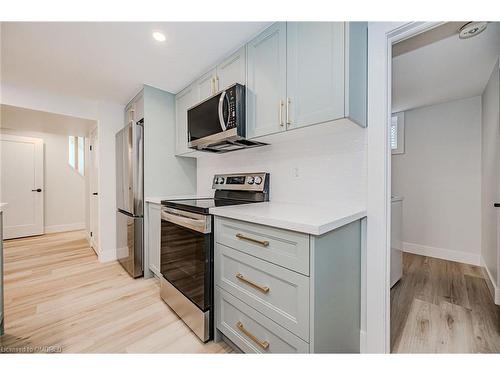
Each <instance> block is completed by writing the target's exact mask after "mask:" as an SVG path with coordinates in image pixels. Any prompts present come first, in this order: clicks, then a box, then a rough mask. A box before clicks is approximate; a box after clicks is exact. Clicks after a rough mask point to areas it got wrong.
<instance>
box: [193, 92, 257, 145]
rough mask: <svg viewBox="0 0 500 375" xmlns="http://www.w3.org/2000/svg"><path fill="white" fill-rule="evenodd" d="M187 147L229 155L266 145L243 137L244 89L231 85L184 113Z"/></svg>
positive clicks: (244, 121) (245, 133)
mask: <svg viewBox="0 0 500 375" xmlns="http://www.w3.org/2000/svg"><path fill="white" fill-rule="evenodd" d="M187 123H188V126H187V130H188V146H189V148H192V149H195V150H199V151H208V152H217V153H222V152H229V151H235V150H240V149H242V148H249V147H257V146H262V145H265V143H262V142H256V141H253V140H249V139H247V138H246V135H247V131H246V130H247V129H246V114H245V86H243V85H240V84H238V83H237V84H234V85H232V86H230V87H228V88H226V89H224V90H222V91H220V92H218V93H217V94H215V95H213V96H211V97H210V98H208V99H206V100H204V101H203V102H201V103H199V104H197V105H195V106H193V107H191V108H190V109H188V111H187Z"/></svg>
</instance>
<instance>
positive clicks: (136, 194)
mask: <svg viewBox="0 0 500 375" xmlns="http://www.w3.org/2000/svg"><path fill="white" fill-rule="evenodd" d="M143 124H144V120H140V121H138V122H134V121H130V122H129V123H128V125H127V126H125V128H123V129H122V130H120V131H119V132H118V133H116V208H117V212H116V243H117V258H118V261H119V262H120V263H121V265H122V266H123V268H125V270H126V271H127V272H128V273H129V274H130V276H132V277H141V276H142V275H143V259H144V258H143V250H144V241H143V238H144V235H143V233H144V225H143V211H144V208H143V207H144V188H143V186H144V168H143V167H144V152H143V144H144V139H143V134H144V128H143Z"/></svg>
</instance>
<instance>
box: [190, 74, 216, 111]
mask: <svg viewBox="0 0 500 375" xmlns="http://www.w3.org/2000/svg"><path fill="white" fill-rule="evenodd" d="M215 73H216V71H215V69H212V70H210V71H209V72H207V73H205V74H204V75H202V76H201V78H199V79H198V81H196V83H195V84H196V89H197V91H198V103H199V102H202V101H204V100H205V99H207V98H209V97H211V96H212V95H213V94H215V91H216V87H215V84H216V82H215ZM195 104H196V103H195Z"/></svg>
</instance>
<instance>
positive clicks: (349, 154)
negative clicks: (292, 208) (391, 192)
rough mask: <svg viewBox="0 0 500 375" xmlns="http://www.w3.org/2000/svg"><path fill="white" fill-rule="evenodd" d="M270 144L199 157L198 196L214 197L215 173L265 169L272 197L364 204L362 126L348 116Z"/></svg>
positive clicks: (274, 139) (275, 138) (279, 137)
mask: <svg viewBox="0 0 500 375" xmlns="http://www.w3.org/2000/svg"><path fill="white" fill-rule="evenodd" d="M262 140H263V141H268V142H269V143H270V145H268V146H264V147H257V148H253V149H248V150H240V151H235V152H231V153H227V154H220V155H216V154H207V155H206V156H203V157H201V158H199V159H198V178H197V184H198V189H197V190H198V195H208V196H211V195H213V191H212V180H213V176H214V174H217V173H233V172H269V173H270V174H271V180H270V182H271V187H270V193H271V196H270V200H271V201H274V202H290V203H304V204H319V205H322V204H327V203H328V202H329V201H353V202H356V203H358V204H360V205H364V204H365V202H366V130H365V129H363V128H361V127H359V126H358V125H355V124H353V123H352V122H350V121H349V120H340V121H335V122H329V123H325V124H322V125H315V126H311V127H307V128H302V129H296V130H292V131H289V132H285V133H280V134H277V135H273V136H269V137H266V138H264V139H262Z"/></svg>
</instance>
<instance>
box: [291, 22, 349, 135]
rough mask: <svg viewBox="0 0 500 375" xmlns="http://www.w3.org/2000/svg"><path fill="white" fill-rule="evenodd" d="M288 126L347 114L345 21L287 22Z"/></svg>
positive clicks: (329, 119)
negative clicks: (345, 102) (345, 99)
mask: <svg viewBox="0 0 500 375" xmlns="http://www.w3.org/2000/svg"><path fill="white" fill-rule="evenodd" d="M286 36H287V39H286V44H287V63H286V66H287V98H286V100H287V103H286V105H287V111H286V112H287V116H286V123H287V129H294V128H299V127H302V126H307V125H313V124H318V123H321V122H326V121H331V120H335V119H339V118H342V117H344V23H342V22H288V23H287V29H286Z"/></svg>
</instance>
